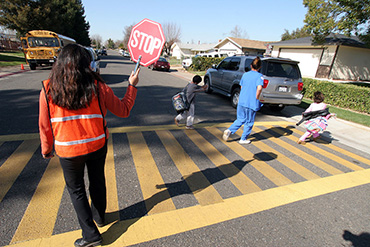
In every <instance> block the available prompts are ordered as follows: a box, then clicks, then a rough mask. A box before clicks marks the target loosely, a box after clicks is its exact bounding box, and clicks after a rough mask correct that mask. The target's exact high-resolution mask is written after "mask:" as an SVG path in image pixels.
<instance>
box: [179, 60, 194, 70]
mask: <svg viewBox="0 0 370 247" xmlns="http://www.w3.org/2000/svg"><path fill="white" fill-rule="evenodd" d="M192 63H193V60H192V58H191V57H190V58H185V59H183V60H182V62H181V65H182V67H183V68H184V69H188V68H189V67H190V65H192Z"/></svg>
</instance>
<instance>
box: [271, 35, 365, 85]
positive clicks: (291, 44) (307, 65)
mask: <svg viewBox="0 0 370 247" xmlns="http://www.w3.org/2000/svg"><path fill="white" fill-rule="evenodd" d="M270 45H271V46H272V50H271V56H273V57H282V58H290V59H293V60H296V61H299V62H300V63H299V67H300V70H301V73H302V76H303V77H309V78H324V79H329V80H346V81H359V80H363V81H370V49H369V48H367V47H366V46H365V44H364V43H363V42H361V41H360V40H359V39H358V38H357V37H347V36H344V35H338V34H331V35H329V36H328V37H326V39H325V42H324V43H323V44H322V45H319V44H315V43H313V42H312V38H311V37H305V38H299V39H292V40H286V41H281V42H276V43H271V44H270Z"/></svg>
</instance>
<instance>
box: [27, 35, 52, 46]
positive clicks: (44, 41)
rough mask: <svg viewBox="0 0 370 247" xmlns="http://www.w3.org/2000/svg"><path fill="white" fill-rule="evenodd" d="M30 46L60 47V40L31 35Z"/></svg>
mask: <svg viewBox="0 0 370 247" xmlns="http://www.w3.org/2000/svg"><path fill="white" fill-rule="evenodd" d="M28 43H29V44H30V47H40V46H44V47H59V41H58V39H57V38H45V37H30V38H28Z"/></svg>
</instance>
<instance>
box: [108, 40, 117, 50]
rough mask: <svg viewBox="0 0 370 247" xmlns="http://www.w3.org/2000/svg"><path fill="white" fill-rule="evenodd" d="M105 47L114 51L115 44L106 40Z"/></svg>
mask: <svg viewBox="0 0 370 247" xmlns="http://www.w3.org/2000/svg"><path fill="white" fill-rule="evenodd" d="M107 47H108V48H109V49H114V48H115V43H114V41H113V39H108V41H107Z"/></svg>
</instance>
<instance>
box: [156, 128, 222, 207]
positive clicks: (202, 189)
mask: <svg viewBox="0 0 370 247" xmlns="http://www.w3.org/2000/svg"><path fill="white" fill-rule="evenodd" d="M156 133H157V135H158V136H159V138H160V139H161V141H162V143H163V145H164V146H165V148H166V150H167V152H168V154H169V155H170V156H171V158H172V160H173V162H174V163H175V165H176V167H177V169H178V170H179V171H180V173H181V175H182V176H183V178H184V180H185V181H186V183H187V184H188V186H189V188H190V190H191V191H192V192H193V193H194V196H195V198H196V199H197V200H198V202H199V204H200V205H208V204H213V203H218V202H222V201H223V199H222V197H221V196H220V195H219V194H218V192H217V190H216V189H215V188H214V187H213V186H212V184H211V183H210V182H209V181H208V179H207V178H206V177H205V176H204V175H203V173H202V172H201V171H200V170H199V168H198V166H197V165H196V164H195V163H194V162H193V160H192V159H191V158H190V157H189V155H188V154H187V153H186V152H185V150H184V149H183V148H182V147H181V145H180V144H179V143H178V142H177V140H176V139H175V137H174V136H173V135H172V134H171V133H170V132H169V131H167V130H161V131H156Z"/></svg>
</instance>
